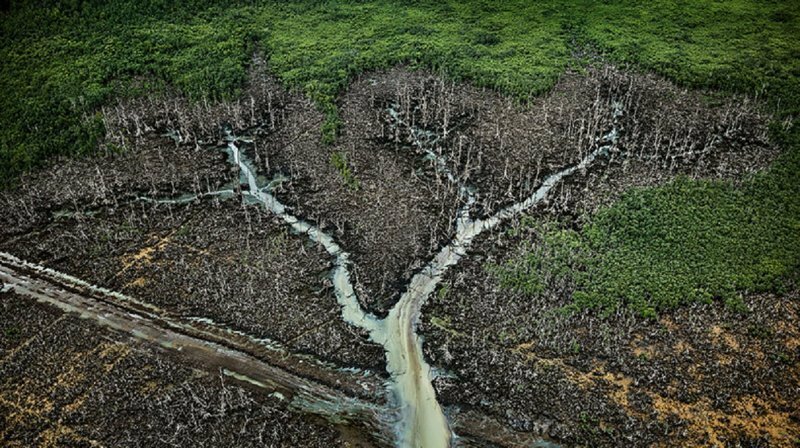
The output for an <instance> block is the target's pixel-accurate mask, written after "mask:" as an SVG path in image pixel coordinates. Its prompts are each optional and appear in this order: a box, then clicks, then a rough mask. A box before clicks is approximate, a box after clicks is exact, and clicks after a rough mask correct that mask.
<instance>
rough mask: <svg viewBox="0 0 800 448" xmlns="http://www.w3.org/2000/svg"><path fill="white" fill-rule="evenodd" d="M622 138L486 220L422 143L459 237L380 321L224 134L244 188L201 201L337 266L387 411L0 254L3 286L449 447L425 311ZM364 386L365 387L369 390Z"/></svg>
mask: <svg viewBox="0 0 800 448" xmlns="http://www.w3.org/2000/svg"><path fill="white" fill-rule="evenodd" d="M391 112H392V111H391V110H390V113H391ZM620 114H621V111H620V110H619V108H615V110H614V118H615V122H616V117H617V116H618V115H620ZM395 118H396V117H395ZM617 138H618V131H617V128H616V125H615V127H614V128H613V129H611V130H610V132H608V133H607V134H605V135H604V136H602V137H600V138H598V139H597V140H596V142H595V144H594V145H592V146H593V148H589V150H590V152H589V153H588V154H587V155H585V156H584V157H583V159H582V160H580V161H579V162H578V163H577V164H574V165H571V166H567V167H564V168H562V169H561V170H559V171H557V172H555V173H553V174H550V175H549V176H548V177H546V178H545V179H544V180H543V181H542V182H541V184H540V185H539V186H538V188H536V190H535V191H533V193H532V194H531V195H530V196H528V197H527V198H525V199H524V200H522V201H520V202H517V203H514V204H512V205H509V206H507V207H505V208H502V209H500V210H499V211H496V212H495V213H494V214H491V215H489V216H487V217H484V218H472V217H471V216H470V212H471V210H470V209H471V207H472V206H473V204H474V202H475V197H474V194H475V193H474V192H473V189H472V188H470V187H469V186H467V185H464V184H462V183H461V182H460V180H459V179H458V178H457V177H456V176H454V175H453V174H452V173H450V172H449V171H447V168H446V167H447V163H446V160H445V159H444V158H443V157H442V156H441V155H438V154H437V153H436V152H435V151H432V150H430V149H429V148H428V147H427V145H426V144H425V141H428V142H429V141H430V139H427V140H426V139H415V141H414V142H413V145H414V147H415V149H416V150H418V151H419V152H421V153H422V154H423V155H424V156H425V157H426V158H427V159H429V160H433V161H434V162H435V163H434V164H435V167H436V169H437V170H439V171H440V173H441V174H445V175H446V177H447V178H448V180H449V181H450V182H452V183H454V184H456V185H457V186H458V191H459V192H460V195H461V199H462V203H463V205H462V207H461V209H460V210H459V211H458V214H457V217H456V226H455V228H456V230H455V235H454V236H453V238H452V239H451V240H450V241H449V242H448V243H447V244H446V245H444V246H443V247H441V249H440V250H439V251H438V253H437V254H436V255H435V256H434V257H433V259H431V260H430V261H429V262H428V263H427V264H426V265H425V266H424V267H423V268H422V269H420V270H419V271H418V272H417V273H416V275H414V276H413V277H412V278H411V280H410V281H409V283H408V285H407V287H406V289H405V292H404V293H403V294H402V296H401V297H400V299H399V301H398V302H397V303H396V304H395V305H394V307H393V308H391V310H390V312H389V314H388V315H387V316H386V317H385V318H378V317H376V316H375V315H373V314H371V313H370V312H368V311H366V310H364V309H363V308H362V307H361V305H360V304H359V300H358V297H357V295H356V292H355V290H354V287H353V284H352V282H351V279H350V271H349V266H350V255H349V254H348V253H347V252H346V251H345V250H344V249H343V248H342V247H341V246H340V245H339V244H338V243H337V242H336V241H335V239H334V238H333V236H331V235H330V234H328V233H325V232H323V231H322V229H320V228H319V227H317V226H315V225H314V224H312V223H309V222H307V221H304V220H302V219H300V218H299V217H296V216H294V215H292V214H291V213H290V211H289V210H288V208H287V207H286V206H284V205H283V204H282V203H281V202H280V201H278V199H277V198H276V197H275V196H274V195H273V194H272V185H273V184H274V183H275V182H269V181H265V180H263V178H260V177H259V176H258V172H257V170H256V168H255V166H254V165H253V164H252V163H251V161H250V160H249V159H248V158H247V157H246V156H245V154H244V151H243V150H242V149H241V148H242V147H244V145H247V144H249V142H250V140H249V139H248V138H247V137H244V136H237V135H234V134H233V133H230V132H229V133H227V137H226V144H225V146H224V148H222V149H223V150H224V151H226V152H227V154H228V156H229V162H230V163H231V164H232V165H234V166H236V167H238V170H239V176H240V179H239V186H235V187H234V188H228V189H224V190H219V191H216V192H210V193H206V194H205V195H204V196H221V197H234V196H235V195H236V190H241V195H242V197H243V199H244V200H245V201H247V202H250V203H257V204H260V205H261V206H263V207H265V208H266V209H267V210H268V211H269V212H270V213H272V214H274V215H275V216H276V217H278V218H280V219H281V220H283V221H284V222H285V223H286V225H288V226H289V227H291V229H292V230H293V231H295V232H297V233H299V234H304V235H306V236H307V237H308V238H309V239H310V240H312V241H313V242H315V243H317V244H319V245H321V246H322V247H324V248H325V250H326V251H327V252H328V253H329V254H330V255H331V257H333V259H334V268H333V272H332V279H333V285H334V289H335V294H336V298H337V301H338V303H339V305H340V306H341V313H342V318H343V319H344V320H345V321H346V322H347V323H349V324H351V325H354V326H356V327H358V328H360V329H363V330H364V331H366V332H368V333H369V336H370V339H371V340H372V341H373V342H375V343H377V344H380V345H382V346H383V348H384V350H385V354H386V366H387V370H388V373H389V374H390V376H391V380H390V381H389V383H388V385H387V387H388V391H389V402H390V406H389V407H388V408H384V407H382V406H377V405H371V404H369V403H367V402H366V401H362V400H360V399H357V398H353V397H351V396H348V395H345V394H342V393H339V392H338V391H336V390H334V389H333V388H330V387H326V386H321V385H319V384H316V383H314V382H313V381H310V380H307V379H304V378H299V377H295V376H293V375H291V374H289V373H286V372H284V371H282V370H280V369H277V368H272V367H270V366H269V365H260V364H258V361H256V360H254V359H252V357H248V356H247V355H245V354H242V353H240V352H237V351H236V349H235V347H233V348H231V346H230V344H226V343H225V342H226V341H227V340H226V336H225V335H224V334H223V333H221V332H219V331H216V332H211V331H207V332H203V331H200V330H198V329H197V326H196V325H192V324H191V323H188V322H182V321H179V320H174V319H172V320H171V319H170V318H168V317H166V314H167V313H164V312H162V311H161V310H158V309H156V308H155V307H153V306H151V305H147V304H144V303H142V302H138V301H136V300H135V299H133V298H130V297H127V296H123V295H121V294H118V293H115V292H112V291H108V290H104V289H102V288H98V287H95V286H92V285H89V284H86V283H85V282H82V281H80V280H79V279H75V278H73V277H70V276H68V275H66V274H62V273H58V272H56V271H52V270H49V269H46V268H43V267H40V266H36V265H33V264H30V263H27V262H24V261H22V260H19V259H17V258H15V257H13V256H11V255H9V254H4V253H0V280H2V281H3V283H5V284H7V285H9V286H7V288H12V289H14V290H15V292H17V293H19V294H23V295H28V296H31V297H34V298H35V299H37V300H40V301H45V302H48V303H51V304H53V305H55V306H58V307H60V308H61V309H63V310H65V311H70V312H77V313H80V314H82V315H83V316H84V317H89V318H92V319H94V320H96V321H98V322H100V323H101V324H103V325H107V326H111V327H113V328H115V329H117V330H121V331H127V332H129V333H131V334H133V335H134V336H136V337H138V338H141V339H145V340H148V341H150V342H153V343H156V344H158V345H161V346H163V347H166V348H173V349H177V350H179V351H182V352H189V353H190V354H191V353H194V354H195V355H196V356H195V357H196V358H197V357H199V358H201V359H202V360H203V361H205V362H209V363H212V364H214V365H219V366H220V367H221V370H223V372H224V373H225V374H227V375H229V376H231V377H234V378H235V379H237V380H239V381H245V382H249V383H251V384H254V385H256V386H263V387H268V388H270V389H272V390H276V391H277V392H275V394H277V395H278V396H279V397H280V398H283V399H289V400H291V403H292V406H293V407H294V408H296V409H298V410H301V411H303V412H311V413H314V414H317V415H325V416H333V417H335V418H339V419H345V420H346V419H347V418H351V417H353V416H357V417H356V418H358V419H359V420H361V421H367V422H369V423H368V425H367V426H369V427H371V428H372V430H374V431H375V432H376V433H383V434H378V438H379V439H382V440H385V441H387V442H388V443H393V444H395V445H396V446H399V447H425V448H436V447H447V446H450V445H451V444H452V443H453V442H454V441H455V440H457V437H456V435H455V434H454V432H453V431H452V430H451V428H450V425H449V424H448V420H447V418H446V416H445V414H444V413H443V411H442V408H441V406H440V405H439V403H438V402H437V400H436V394H435V391H434V388H433V385H432V383H431V368H430V366H429V365H428V364H427V363H426V361H425V359H424V357H423V352H422V341H421V339H420V337H419V336H418V335H417V333H416V327H417V322H418V319H419V314H420V309H421V307H422V306H423V305H424V304H425V302H426V300H427V299H428V298H429V296H431V294H432V293H433V292H434V290H435V289H436V287H437V285H438V284H439V283H440V282H441V280H442V278H443V276H444V275H445V273H446V272H447V270H448V269H449V268H450V267H452V266H454V265H455V264H456V263H458V261H459V260H460V259H461V258H462V257H463V256H465V255H466V253H467V251H468V249H469V247H470V245H471V243H472V242H473V241H474V240H475V238H477V237H478V236H479V235H480V234H482V233H483V232H487V231H490V230H492V229H494V228H497V227H498V226H500V225H502V224H503V223H505V222H507V221H509V220H511V219H513V218H515V217H517V216H519V215H520V214H522V213H524V212H525V211H527V210H529V209H531V208H532V207H534V206H536V205H537V204H539V203H540V202H542V201H543V200H544V199H545V198H546V197H547V195H548V193H549V192H550V190H551V189H553V187H554V186H556V185H557V184H559V182H561V181H562V180H563V179H564V178H565V177H567V176H570V175H572V174H573V173H575V172H578V171H581V170H583V169H585V168H588V167H589V166H590V165H591V164H592V163H593V162H594V161H595V159H596V158H597V157H598V156H602V155H604V154H606V153H607V152H608V150H609V149H610V148H611V147H613V146H614V145H615V144H616V142H617ZM215 148H217V147H216V146H215ZM140 199H142V200H147V201H152V202H161V203H169V204H179V203H182V202H190V201H194V200H197V199H198V196H184V197H180V198H173V199H152V198H140ZM257 364H258V365H257ZM261 364H263V363H261ZM222 367H224V368H222ZM361 386H362V387H364V388H368V386H365V385H363V384H361Z"/></svg>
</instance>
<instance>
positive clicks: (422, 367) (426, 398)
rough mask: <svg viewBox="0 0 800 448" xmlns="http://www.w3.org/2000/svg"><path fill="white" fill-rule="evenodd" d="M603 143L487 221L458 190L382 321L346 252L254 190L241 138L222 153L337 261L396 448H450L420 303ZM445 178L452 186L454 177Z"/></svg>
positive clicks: (338, 281) (339, 282)
mask: <svg viewBox="0 0 800 448" xmlns="http://www.w3.org/2000/svg"><path fill="white" fill-rule="evenodd" d="M603 139H606V140H609V144H608V145H602V146H598V147H597V149H595V150H594V151H592V152H591V153H589V154H588V155H586V156H585V157H584V158H583V159H582V160H581V161H580V162H579V163H578V164H576V165H573V166H570V167H567V168H564V169H563V170H561V171H558V172H556V173H554V174H552V175H550V176H548V177H547V178H545V179H544V181H543V182H542V184H541V186H540V187H539V188H538V189H536V191H534V192H533V194H531V195H530V196H529V197H527V198H526V199H525V200H524V201H521V202H519V203H516V204H513V205H511V206H508V207H506V208H504V209H501V210H500V211H499V212H497V213H495V214H494V215H492V216H490V217H488V218H486V219H476V220H473V219H470V217H469V206H470V205H471V203H472V201H473V199H472V194H467V189H466V187H463V186H462V187H461V188H462V192H464V193H465V195H466V196H467V197H468V200H467V201H466V204H465V205H464V206H463V207H462V209H461V210H459V213H458V219H457V229H456V234H455V236H454V238H453V239H452V240H451V242H450V243H449V244H447V245H446V246H444V247H443V248H442V249H441V250H440V251H439V253H438V254H437V255H436V256H435V257H434V258H433V260H431V261H430V262H429V263H428V264H427V265H426V266H425V267H424V268H423V269H422V270H421V271H419V272H418V273H417V274H416V275H415V276H414V277H413V278H412V279H411V281H410V283H409V285H408V288H407V289H406V291H405V293H404V294H403V295H402V296H401V297H400V300H399V301H398V302H397V304H396V305H395V306H394V307H393V308H392V309H391V310H390V312H389V315H388V316H387V317H386V318H385V319H378V318H376V317H375V316H374V315H372V314H370V313H368V312H366V311H364V310H363V309H362V308H361V306H360V304H359V302H358V299H357V297H356V294H355V291H354V289H353V286H352V283H351V282H350V274H349V271H348V264H349V254H348V253H347V252H345V251H344V250H343V249H342V248H341V246H339V245H338V244H337V243H336V242H335V241H334V239H333V237H331V236H330V235H328V234H326V233H324V232H323V231H322V230H321V229H319V228H318V227H316V226H314V225H312V224H310V223H308V222H305V221H302V220H300V219H298V218H297V217H295V216H293V215H291V214H289V213H288V212H287V209H286V207H285V206H284V205H283V204H281V203H280V202H279V201H278V200H277V199H276V198H275V197H274V196H273V195H272V194H270V192H269V191H268V189H267V188H263V186H262V185H259V182H258V180H257V179H258V176H257V172H256V169H255V168H254V167H253V165H252V164H251V163H250V162H249V161H248V160H247V159H246V157H244V155H243V154H242V153H241V151H240V149H239V147H238V146H237V142H239V140H237V139H236V138H235V137H230V138H229V143H228V145H227V152H228V154H229V155H230V160H231V162H232V163H235V164H236V165H237V166H238V167H239V169H240V175H241V181H242V182H243V183H244V184H246V185H247V186H248V191H245V192H243V194H244V195H245V196H248V197H250V198H252V199H254V200H255V201H257V202H259V203H261V204H263V205H264V206H265V207H266V208H267V209H268V210H269V211H270V212H272V213H273V214H275V215H276V216H278V217H279V218H281V219H283V220H284V221H285V222H286V223H287V224H289V225H290V226H291V227H292V229H294V230H295V231H297V232H298V233H304V234H307V235H308V237H309V238H310V239H311V240H312V241H315V242H317V243H319V244H321V245H322V246H323V247H324V248H325V249H326V250H327V252H328V253H329V254H331V255H332V256H333V257H334V258H335V268H334V272H333V283H334V287H335V294H336V297H337V300H338V302H339V304H340V305H341V307H342V316H343V318H344V320H345V321H346V322H348V323H350V324H352V325H355V326H357V327H359V328H362V329H364V330H366V331H367V332H368V333H369V335H370V338H371V339H372V341H374V342H376V343H379V344H381V345H383V347H384V350H385V352H386V361H387V370H388V372H389V374H390V375H391V378H392V379H391V382H390V384H389V389H390V391H391V392H392V397H393V399H394V401H395V404H396V405H397V407H398V409H399V412H400V420H399V422H398V424H397V434H396V436H397V444H398V446H401V447H425V448H436V447H447V446H449V445H450V443H451V442H452V440H453V438H454V435H453V434H452V432H451V431H450V428H449V425H448V422H447V418H446V417H445V415H444V413H443V412H442V408H441V406H440V405H439V403H438V401H437V400H436V393H435V391H434V388H433V385H432V383H431V368H430V366H429V365H428V364H427V363H426V362H425V359H424V357H423V353H422V342H421V340H420V338H419V337H418V335H417V334H416V327H417V322H418V319H419V313H420V309H421V307H422V305H423V304H424V303H425V301H426V300H427V299H428V297H430V295H431V294H432V293H433V291H434V290H435V289H436V286H437V285H438V284H439V282H441V280H442V276H443V275H444V274H445V272H446V271H447V269H448V268H449V267H451V266H453V265H455V264H456V263H457V262H458V261H459V260H460V259H461V257H462V256H464V255H465V254H466V252H467V249H468V248H469V246H470V244H471V243H472V241H473V240H474V239H475V238H476V237H477V236H478V235H480V234H481V233H483V232H484V231H487V230H491V229H493V228H495V227H497V226H498V225H500V224H501V223H503V222H505V221H507V220H509V219H511V218H513V217H515V216H517V215H519V214H520V213H522V212H524V211H526V210H528V209H530V208H531V207H533V206H535V205H536V204H538V203H539V202H541V201H542V200H543V199H544V198H545V197H546V196H547V194H548V193H549V192H550V190H551V189H552V188H553V187H554V186H555V185H556V184H558V183H559V182H560V181H561V180H562V179H563V178H564V177H566V176H569V175H571V174H573V173H574V172H576V171H578V170H581V169H583V168H586V167H588V166H589V165H590V164H591V163H592V162H593V161H594V160H595V158H596V157H597V155H598V154H599V153H601V152H602V151H605V150H607V149H608V147H609V145H612V144H613V143H614V142H616V128H615V129H614V130H612V133H609V134H607V135H606V136H604V137H603ZM434 156H435V155H434ZM436 163H437V165H438V166H443V164H441V163H440V162H439V161H437V162H436ZM448 174H449V176H448V177H451V180H453V181H454V180H455V179H454V176H452V174H450V173H448Z"/></svg>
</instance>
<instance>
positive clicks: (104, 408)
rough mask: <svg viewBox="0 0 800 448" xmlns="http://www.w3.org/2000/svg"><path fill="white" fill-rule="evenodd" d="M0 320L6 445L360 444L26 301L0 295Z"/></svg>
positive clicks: (0, 412)
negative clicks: (0, 319) (0, 326)
mask: <svg viewBox="0 0 800 448" xmlns="http://www.w3.org/2000/svg"><path fill="white" fill-rule="evenodd" d="M0 313H2V322H3V329H4V331H3V336H2V339H0V341H2V342H0V343H2V350H3V352H2V354H3V357H2V358H0V372H2V376H1V377H2V380H1V381H0V418H2V420H3V421H4V425H3V430H2V431H0V440H2V441H3V443H4V445H5V446H34V445H37V446H38V445H41V444H44V445H49V444H55V445H75V446H85V445H93V444H98V443H99V444H103V445H106V444H110V445H114V446H184V445H185V444H186V443H191V444H192V445H193V446H220V445H225V446H263V445H264V444H265V443H266V444H274V445H279V446H294V445H298V444H304V445H310V446H369V441H367V440H363V439H361V440H359V439H358V438H354V437H353V436H354V434H356V433H357V432H356V431H352V430H348V429H347V428H342V429H337V428H335V427H331V426H330V425H329V424H324V423H323V422H321V421H315V420H314V419H312V418H309V417H305V416H302V415H299V414H297V413H295V412H293V411H291V410H289V409H288V407H287V403H286V402H284V401H283V400H281V398H280V396H279V395H267V394H264V393H261V392H256V391H254V390H252V389H250V388H248V387H243V386H242V385H240V384H239V383H237V382H236V381H233V380H231V379H230V378H228V377H226V376H223V375H222V374H221V373H209V372H208V371H207V370H206V369H205V368H195V367H193V366H192V365H191V364H187V363H186V360H180V362H176V360H174V359H172V358H171V357H170V356H168V355H166V354H164V353H160V352H158V351H154V350H153V349H151V348H148V347H147V346H144V345H140V344H138V343H137V342H135V341H132V340H129V339H128V338H127V337H125V336H124V335H121V334H118V333H115V332H114V331H111V330H107V329H105V328H103V327H97V326H95V325H93V324H92V323H90V322H89V321H86V320H81V319H78V318H77V317H73V316H70V315H65V314H62V313H61V312H60V311H57V310H56V309H54V308H52V307H49V306H46V305H42V304H37V303H35V302H33V301H31V300H30V299H28V298H22V297H20V296H17V295H15V294H14V293H2V294H0ZM23 316H24V318H23ZM14 329H18V330H14ZM198 367H199V366H198Z"/></svg>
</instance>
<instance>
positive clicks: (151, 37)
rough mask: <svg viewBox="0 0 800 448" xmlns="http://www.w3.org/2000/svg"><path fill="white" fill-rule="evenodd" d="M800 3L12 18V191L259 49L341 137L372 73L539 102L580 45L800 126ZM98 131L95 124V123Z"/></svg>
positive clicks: (8, 39)
mask: <svg viewBox="0 0 800 448" xmlns="http://www.w3.org/2000/svg"><path fill="white" fill-rule="evenodd" d="M799 9H800V8H798V6H797V3H796V2H760V1H759V2H756V1H754V0H736V1H731V2H724V3H719V2H706V1H699V0H694V1H677V0H672V1H669V0H661V1H657V2H647V3H636V2H619V1H607V2H595V1H588V0H575V1H572V2H560V1H554V0H549V1H548V0H546V1H537V2H529V1H521V0H515V1H508V2H489V1H466V2H464V1H446V2H434V1H406V2H402V1H388V0H384V1H377V0H376V1H361V2H343V1H329V2H316V1H294V2H262V1H230V0H229V1H223V0H216V1H199V0H193V1H185V2H167V1H163V0H150V1H132V0H116V1H111V2H104V1H80V0H71V1H51V2H12V5H11V8H10V12H0V60H2V63H0V92H2V93H0V179H3V181H2V182H4V183H8V182H9V181H11V180H12V179H14V177H15V176H16V175H17V174H18V173H19V172H20V171H21V170H24V169H27V168H30V167H32V166H34V165H36V164H38V163H41V162H42V161H43V160H46V159H47V158H50V157H53V156H58V155H69V154H86V153H90V152H91V151H93V150H94V149H95V148H96V144H97V140H98V137H99V136H101V135H102V128H99V127H98V123H99V121H97V120H96V119H95V118H94V117H95V115H94V114H95V112H96V110H97V108H98V107H99V106H100V105H102V104H104V103H107V102H108V101H109V100H110V99H111V98H112V97H114V96H118V95H139V94H143V93H147V92H150V91H153V90H157V89H159V88H163V87H164V86H165V85H170V86H173V87H176V88H178V89H180V91H182V92H183V93H184V94H186V95H188V96H190V97H192V98H203V97H210V98H228V97H234V96H236V94H237V89H238V88H239V87H240V86H241V83H242V81H243V80H244V78H245V73H246V65H247V62H248V61H249V57H250V55H251V53H252V52H253V51H254V50H255V49H256V45H258V46H259V47H260V48H262V49H263V50H264V51H265V52H266V53H267V54H268V56H269V63H270V69H271V70H272V71H273V72H274V73H275V74H276V75H277V76H278V77H279V78H280V79H281V80H282V81H283V82H285V83H286V84H287V85H289V86H291V87H292V88H296V89H299V90H302V91H303V92H305V93H306V94H308V95H309V96H310V97H312V98H313V99H314V100H315V101H316V102H317V103H318V104H319V107H320V108H321V109H322V110H323V111H324V112H325V114H326V120H325V123H324V127H323V129H322V136H323V137H322V138H323V140H324V141H325V142H328V143H330V142H332V141H333V140H334V139H335V137H336V134H337V132H338V129H339V126H340V123H339V117H338V114H337V112H336V106H335V99H336V97H337V95H338V93H339V92H340V91H341V90H342V88H344V87H345V86H346V84H347V82H348V80H349V79H350V78H351V77H352V76H354V75H356V74H358V73H360V72H362V71H364V70H370V69H377V68H383V67H389V66H392V65H395V64H397V63H406V64H408V65H410V66H411V67H431V68H434V69H437V70H441V71H442V72H443V73H445V74H447V75H449V76H451V77H453V78H456V79H465V80H469V81H471V82H473V83H475V84H477V85H481V86H488V87H492V88H496V89H499V90H501V91H503V92H505V93H508V94H511V95H514V96H517V97H519V98H522V99H524V98H528V97H530V96H531V95H535V94H538V93H541V92H543V91H545V90H546V89H548V88H549V87H550V86H551V85H552V84H553V82H554V81H555V80H556V79H557V77H558V76H559V74H560V73H561V72H562V71H563V69H564V67H566V66H567V65H568V64H569V63H570V61H571V56H570V50H571V46H574V44H575V43H576V42H578V43H582V44H588V45H592V46H595V47H597V48H599V49H601V50H603V51H605V52H608V54H609V55H610V56H611V57H612V58H614V59H617V60H620V61H627V62H633V63H637V64H641V65H643V66H645V67H648V68H652V69H654V70H656V71H658V72H661V73H663V74H666V75H667V76H670V77H672V78H673V79H676V80H678V81H680V82H683V83H686V84H690V85H713V86H718V87H722V88H725V89H733V90H741V91H746V92H755V91H756V90H759V89H765V90H766V92H767V93H768V94H769V95H770V97H771V98H772V99H773V100H774V101H775V102H777V100H778V99H779V98H780V100H781V105H782V106H783V107H784V109H785V110H789V111H796V110H797V107H798V104H800V97H798V90H799V89H798V85H797V83H798V81H797V80H798V75H799V74H800V45H798V40H797V39H796V36H798V35H800V13H798V10H799ZM87 117H89V118H88V119H87Z"/></svg>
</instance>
